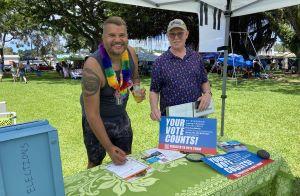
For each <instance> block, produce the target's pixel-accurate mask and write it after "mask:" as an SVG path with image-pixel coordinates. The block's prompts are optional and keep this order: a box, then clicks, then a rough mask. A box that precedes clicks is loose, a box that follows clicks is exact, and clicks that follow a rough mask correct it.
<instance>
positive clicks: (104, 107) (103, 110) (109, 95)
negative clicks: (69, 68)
mask: <svg viewBox="0 0 300 196" xmlns="http://www.w3.org/2000/svg"><path fill="white" fill-rule="evenodd" d="M128 54H129V69H130V71H131V78H132V77H133V70H134V66H135V65H134V62H133V60H132V56H131V54H130V52H129V50H128ZM90 57H93V58H95V59H96V60H97V61H98V63H99V65H100V66H101V70H102V72H103V74H104V76H105V72H104V67H103V64H102V57H101V55H100V52H99V49H98V50H97V51H96V52H94V53H93V54H92V55H90ZM116 75H117V77H118V78H119V77H120V71H116ZM105 81H106V82H105V86H104V87H102V88H101V89H100V116H101V117H116V116H120V115H123V114H125V113H126V105H127V101H128V96H129V93H127V95H126V98H125V99H124V100H123V104H122V105H117V104H116V99H115V96H114V93H115V89H113V88H112V87H110V86H109V85H108V82H107V79H106V78H105ZM80 104H81V108H82V115H83V116H85V111H84V104H83V97H82V93H81V95H80Z"/></svg>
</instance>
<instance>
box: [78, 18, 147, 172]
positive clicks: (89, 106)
mask: <svg viewBox="0 0 300 196" xmlns="http://www.w3.org/2000/svg"><path fill="white" fill-rule="evenodd" d="M137 65H138V63H137V56H136V54H135V51H134V49H133V48H132V47H130V46H128V35H127V27H126V23H125V21H124V20H123V19H122V18H120V17H109V18H108V19H107V20H106V21H105V22H104V23H103V34H102V44H100V45H99V49H98V50H97V51H96V52H95V53H94V54H92V55H91V56H90V57H89V58H87V60H86V62H85V64H84V68H83V77H82V95H81V99H80V101H81V105H82V128H83V137H84V143H85V146H86V150H87V155H88V168H91V167H94V166H97V165H100V164H101V163H102V160H103V159H104V157H105V155H106V152H107V153H108V154H109V156H110V158H111V160H112V161H113V162H114V163H115V164H124V163H125V161H126V155H127V154H130V153H131V144H132V129H131V124H130V119H129V117H128V115H127V112H126V105H127V101H128V96H129V90H128V89H131V90H132V89H134V90H132V94H133V96H134V98H135V100H136V102H138V103H139V102H141V101H143V100H144V99H145V90H144V89H140V88H139V83H140V80H139V76H138V67H137Z"/></svg>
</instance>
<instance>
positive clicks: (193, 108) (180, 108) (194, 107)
mask: <svg viewBox="0 0 300 196" xmlns="http://www.w3.org/2000/svg"><path fill="white" fill-rule="evenodd" d="M199 103H200V102H199V101H196V102H190V103H184V104H179V105H174V106H169V107H167V108H166V110H167V116H176V117H201V116H207V115H209V114H212V113H214V111H215V109H214V103H213V101H212V99H211V101H210V103H209V106H208V107H207V108H206V110H204V111H200V110H198V106H199Z"/></svg>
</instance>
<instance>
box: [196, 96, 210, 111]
mask: <svg viewBox="0 0 300 196" xmlns="http://www.w3.org/2000/svg"><path fill="white" fill-rule="evenodd" d="M210 100H211V94H210V93H209V92H208V93H204V94H203V95H202V96H201V97H199V98H198V100H197V101H200V104H199V107H198V110H200V111H203V110H206V108H207V107H208V106H209V104H210Z"/></svg>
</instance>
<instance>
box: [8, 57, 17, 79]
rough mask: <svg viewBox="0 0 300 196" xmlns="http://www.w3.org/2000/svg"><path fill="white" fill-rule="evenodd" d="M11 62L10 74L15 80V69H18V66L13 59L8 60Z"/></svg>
mask: <svg viewBox="0 0 300 196" xmlns="http://www.w3.org/2000/svg"><path fill="white" fill-rule="evenodd" d="M10 64H11V69H10V72H11V76H12V77H13V82H16V81H17V71H18V67H17V63H15V62H14V61H10Z"/></svg>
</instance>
